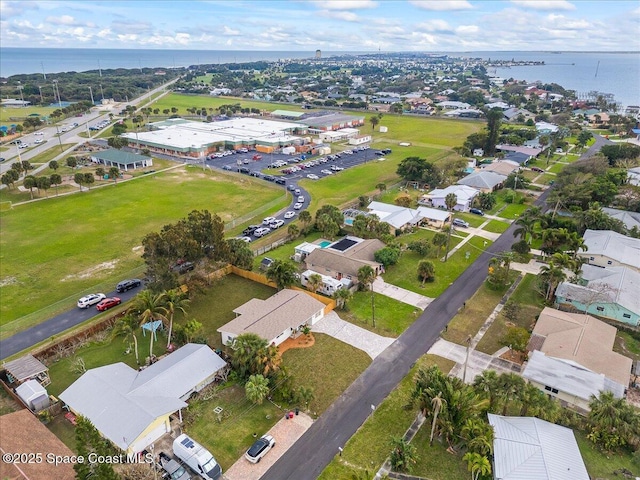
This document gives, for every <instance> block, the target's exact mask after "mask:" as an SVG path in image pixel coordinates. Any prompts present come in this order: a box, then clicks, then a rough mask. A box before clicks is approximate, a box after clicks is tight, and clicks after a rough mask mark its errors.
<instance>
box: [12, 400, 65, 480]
mask: <svg viewBox="0 0 640 480" xmlns="http://www.w3.org/2000/svg"><path fill="white" fill-rule="evenodd" d="M0 432H2V435H0V450H1V451H2V452H7V453H13V454H21V455H24V456H25V458H27V459H33V460H34V461H21V462H15V463H14V462H6V461H2V462H0V478H2V479H7V480H9V479H10V480H30V479H31V480H35V479H45V478H47V479H48V478H55V479H56V480H74V479H75V478H76V472H75V471H74V470H73V464H72V463H58V464H56V463H53V462H51V461H47V460H48V457H47V455H54V456H55V457H60V458H63V457H67V458H71V457H72V456H73V455H75V453H74V452H72V451H71V449H69V447H67V446H66V445H65V444H64V443H62V441H61V440H60V439H59V438H58V437H56V436H55V435H54V434H53V433H52V432H51V430H49V429H48V428H47V427H45V426H44V425H43V424H42V422H41V421H40V420H38V418H36V416H35V415H33V414H32V413H31V412H30V411H29V410H25V409H23V410H19V411H17V412H13V413H7V414H5V415H2V416H0ZM38 455H40V456H41V458H42V461H37V459H38V458H39V457H38Z"/></svg>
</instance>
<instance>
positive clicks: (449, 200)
mask: <svg viewBox="0 0 640 480" xmlns="http://www.w3.org/2000/svg"><path fill="white" fill-rule="evenodd" d="M444 204H445V205H446V206H447V210H449V213H450V215H451V221H452V222H453V208H454V207H455V206H456V205H457V204H458V197H457V196H456V194H455V193H449V194H447V196H446V197H444ZM451 227H452V225H451V224H449V229H448V232H447V253H445V255H444V261H445V262H446V261H447V258H448V257H449V247H450V245H451Z"/></svg>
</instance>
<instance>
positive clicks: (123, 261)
mask: <svg viewBox="0 0 640 480" xmlns="http://www.w3.org/2000/svg"><path fill="white" fill-rule="evenodd" d="M278 198H281V199H282V202H283V204H284V203H285V202H286V199H285V197H284V196H283V194H282V190H281V189H279V188H276V187H274V186H270V185H268V184H265V182H257V181H252V180H251V179H248V178H244V177H243V178H236V177H231V176H226V175H224V174H222V173H210V172H206V173H204V172H202V171H201V170H199V169H198V168H184V167H181V168H178V169H175V170H172V171H170V172H164V173H160V174H157V175H153V176H145V177H142V178H140V179H136V180H134V181H130V182H123V183H118V185H116V186H113V187H108V188H100V189H95V190H92V191H90V192H85V193H82V194H77V195H71V196H66V197H58V198H50V199H49V200H47V201H44V202H36V203H33V204H28V205H24V206H20V207H16V208H13V209H12V210H10V211H5V212H2V213H1V214H0V247H1V248H0V250H1V252H2V253H1V260H2V261H1V262H0V281H1V282H2V287H1V288H2V306H1V307H0V312H1V314H2V323H3V324H4V327H5V328H3V330H5V329H7V328H9V329H10V328H11V327H10V326H8V324H10V322H12V321H13V320H15V319H17V318H20V317H22V316H24V315H26V314H29V313H32V312H36V311H38V310H39V309H41V308H43V307H45V306H48V305H51V304H52V303H55V302H59V301H61V300H65V299H66V301H65V302H63V304H62V305H60V311H64V310H67V309H68V308H70V307H72V306H73V305H74V303H75V300H76V298H75V297H76V296H79V295H80V294H81V293H82V292H85V291H87V290H88V289H90V288H94V286H96V285H99V284H102V283H104V282H108V283H109V284H111V283H113V284H115V283H117V281H118V280H119V279H121V278H122V277H123V276H127V275H128V274H130V273H131V272H132V271H133V270H134V269H136V268H139V267H140V266H141V265H142V258H141V253H142V251H141V249H140V248H139V246H140V244H141V240H142V237H143V236H144V235H146V234H147V233H149V232H152V231H157V230H159V229H160V228H161V227H162V226H163V225H165V224H167V223H170V222H174V221H176V220H178V219H179V218H183V217H184V216H185V215H187V214H188V213H189V212H190V211H191V210H194V209H208V210H209V211H211V212H213V213H217V214H218V215H220V216H221V218H222V219H223V221H225V222H227V221H229V220H232V219H233V218H237V217H238V216H239V215H242V214H244V213H248V212H251V211H253V210H255V209H257V208H259V207H261V206H262V205H265V204H267V203H269V202H272V201H274V200H277V199H278ZM54 232H55V234H54ZM49 313H51V312H49ZM38 320H41V319H36V321H35V323H37V321H38ZM21 327H22V328H26V327H27V325H22V326H21ZM4 333H5V332H3V334H4Z"/></svg>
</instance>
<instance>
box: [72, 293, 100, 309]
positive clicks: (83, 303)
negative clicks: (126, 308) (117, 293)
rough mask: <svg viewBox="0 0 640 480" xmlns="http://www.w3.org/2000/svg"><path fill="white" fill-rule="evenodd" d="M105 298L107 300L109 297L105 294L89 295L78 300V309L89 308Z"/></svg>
mask: <svg viewBox="0 0 640 480" xmlns="http://www.w3.org/2000/svg"><path fill="white" fill-rule="evenodd" d="M105 298H107V296H106V295H105V294H104V293H91V294H89V295H85V296H84V297H82V298H81V299H80V300H78V308H89V307H90V306H91V305H95V304H96V303H100V302H101V301H102V300H104V299H105Z"/></svg>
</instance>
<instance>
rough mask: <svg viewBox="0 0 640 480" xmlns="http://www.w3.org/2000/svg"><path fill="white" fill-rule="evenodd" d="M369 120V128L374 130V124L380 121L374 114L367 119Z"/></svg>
mask: <svg viewBox="0 0 640 480" xmlns="http://www.w3.org/2000/svg"><path fill="white" fill-rule="evenodd" d="M369 122H370V123H371V129H372V130H375V129H376V125H378V124H379V123H380V119H379V118H378V117H376V116H373V117H371V118H370V119H369Z"/></svg>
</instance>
